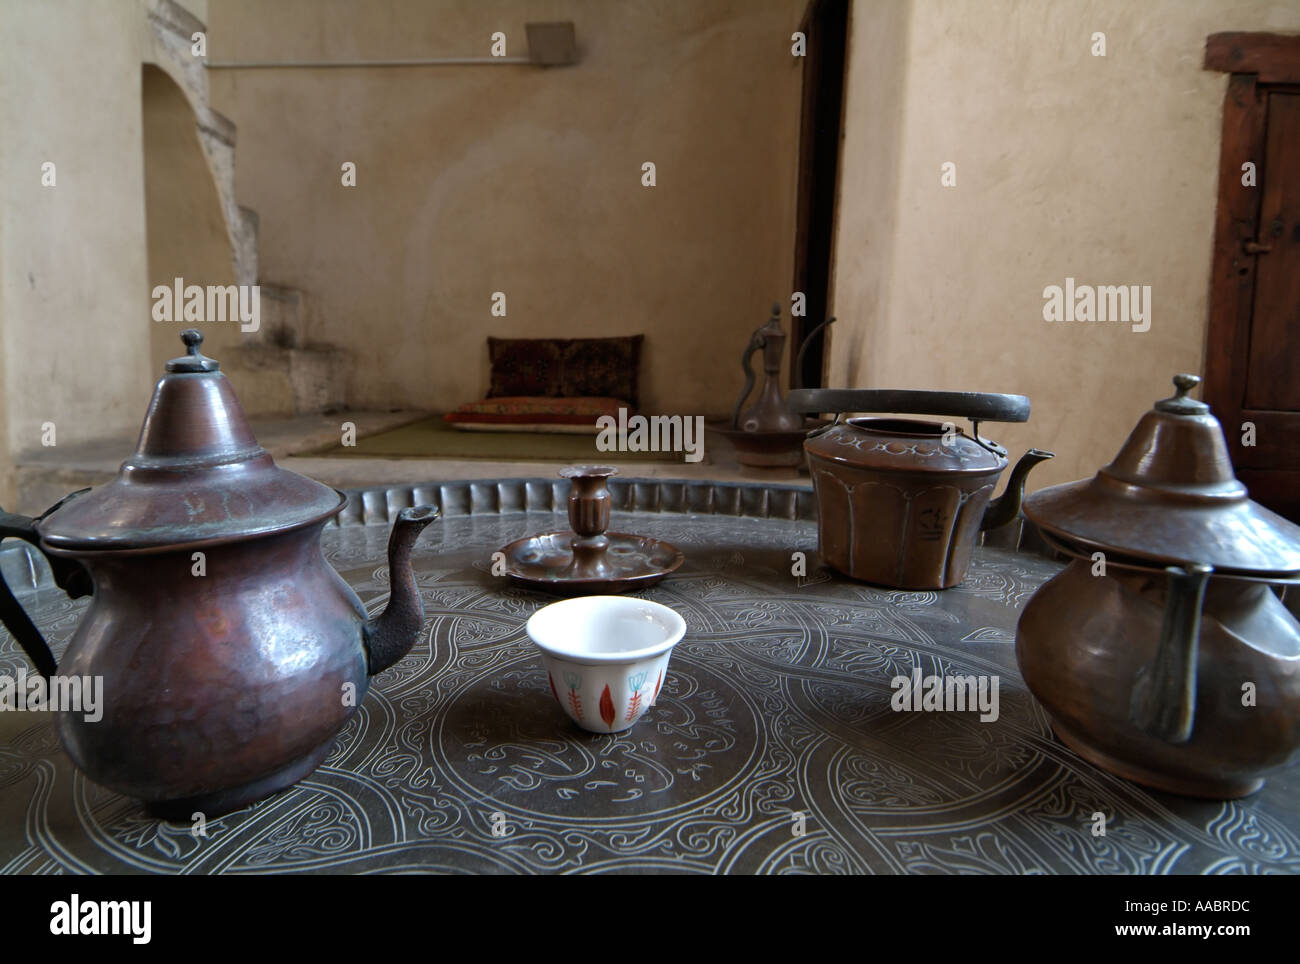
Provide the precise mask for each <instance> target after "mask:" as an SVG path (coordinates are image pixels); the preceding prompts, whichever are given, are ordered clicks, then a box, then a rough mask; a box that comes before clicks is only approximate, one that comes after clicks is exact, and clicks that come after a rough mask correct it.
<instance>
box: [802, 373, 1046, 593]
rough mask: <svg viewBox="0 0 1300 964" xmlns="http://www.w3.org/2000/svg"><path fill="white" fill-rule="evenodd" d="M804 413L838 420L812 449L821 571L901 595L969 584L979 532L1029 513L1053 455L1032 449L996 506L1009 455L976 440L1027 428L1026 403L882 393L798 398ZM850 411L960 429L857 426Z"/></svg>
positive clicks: (872, 422)
mask: <svg viewBox="0 0 1300 964" xmlns="http://www.w3.org/2000/svg"><path fill="white" fill-rule="evenodd" d="M790 404H791V406H792V407H793V408H795V409H796V410H797V411H803V412H834V413H836V420H835V423H834V424H833V425H831V426H830V427H829V428H827V429H823V430H819V431H816V432H813V433H812V434H811V435H809V437H808V439H807V441H805V442H804V450H805V451H806V452H807V454H808V465H809V469H810V470H811V472H812V481H813V489H814V491H815V493H816V498H817V538H818V546H819V550H818V551H819V553H820V555H821V558H822V561H823V562H825V563H827V564H828V565H830V566H832V567H833V568H835V569H838V570H839V571H840V572H842V573H844V574H845V575H847V576H851V577H852V578H854V579H861V580H863V581H864V582H871V583H875V584H877V585H881V586H891V587H895V588H900V589H946V588H948V587H950V586H955V585H956V584H957V583H959V582H961V581H962V579H963V578H965V575H966V567H967V565H968V564H969V563H970V557H971V551H972V550H973V549H974V546H975V542H976V537H977V536H978V534H979V532H980V530H981V529H990V528H995V527H997V526H1000V525H1003V524H1004V523H1007V522H1010V521H1011V520H1013V519H1014V518H1016V516H1017V515H1018V514H1019V512H1020V500H1021V497H1022V496H1023V494H1024V487H1025V476H1026V475H1028V473H1029V470H1030V469H1032V468H1033V467H1034V466H1035V465H1037V464H1038V463H1039V462H1042V461H1043V460H1045V459H1050V458H1052V453H1051V452H1043V451H1040V450H1038V449H1030V450H1029V451H1028V452H1027V453H1026V454H1025V455H1024V456H1023V457H1021V459H1020V461H1019V462H1018V463H1017V464H1016V467H1015V468H1014V469H1013V470H1012V472H1011V477H1010V479H1009V481H1008V482H1007V486H1006V491H1005V492H1004V493H1003V495H1002V496H1001V497H1000V498H998V499H997V500H995V501H993V502H992V503H990V501H989V500H990V499H991V498H992V495H993V489H994V487H995V486H996V485H997V482H998V478H999V477H1000V476H1001V475H1002V472H1003V470H1004V469H1005V468H1006V467H1007V464H1008V463H1007V452H1006V449H1004V448H1002V446H1000V445H998V444H997V443H996V442H993V441H991V440H989V439H986V438H983V437H981V436H980V433H979V423H980V422H981V421H1000V422H1023V421H1025V420H1027V419H1028V418H1029V399H1027V398H1025V397H1024V396H1023V395H994V394H985V393H976V392H925V391H896V390H879V389H820V388H819V389H800V390H797V391H793V392H791V393H790ZM844 412H912V413H919V414H927V415H953V416H958V417H965V418H969V419H971V420H972V422H973V423H974V428H973V429H972V432H971V434H969V435H967V434H966V433H965V432H964V431H963V430H962V429H961V428H960V427H958V426H957V425H956V424H955V423H952V422H946V423H945V422H929V421H921V420H917V419H901V418H851V419H848V420H847V421H841V420H840V415H841V414H842V413H844Z"/></svg>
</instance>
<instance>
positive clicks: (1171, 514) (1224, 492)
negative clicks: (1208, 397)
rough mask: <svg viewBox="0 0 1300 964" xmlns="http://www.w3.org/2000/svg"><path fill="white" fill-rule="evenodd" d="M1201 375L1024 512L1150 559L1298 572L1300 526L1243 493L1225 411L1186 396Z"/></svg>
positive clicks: (1242, 570)
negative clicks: (1095, 467)
mask: <svg viewBox="0 0 1300 964" xmlns="http://www.w3.org/2000/svg"><path fill="white" fill-rule="evenodd" d="M1200 381H1201V380H1200V378H1199V377H1197V376H1196V375H1175V376H1174V386H1175V388H1176V389H1177V391H1176V392H1175V393H1174V395H1173V396H1172V397H1171V398H1166V399H1163V400H1161V401H1158V402H1156V403H1155V407H1154V408H1153V409H1152V410H1151V411H1149V412H1147V413H1146V414H1145V415H1144V416H1142V419H1141V420H1140V421H1139V422H1138V424H1137V427H1136V428H1134V429H1133V432H1132V434H1131V435H1129V437H1128V441H1126V442H1125V443H1124V447H1123V448H1121V449H1120V452H1119V454H1118V455H1117V456H1115V460H1114V461H1113V462H1111V463H1110V464H1109V465H1107V466H1106V467H1105V468H1103V469H1102V470H1101V471H1100V472H1098V473H1097V474H1096V475H1095V476H1094V477H1093V478H1091V479H1081V480H1079V481H1078V482H1070V483H1067V484H1065V485H1056V486H1052V487H1051V488H1048V489H1042V490H1040V491H1038V492H1035V493H1034V494H1033V495H1030V496H1028V497H1027V498H1026V499H1025V503H1024V512H1025V515H1026V516H1027V517H1028V518H1029V519H1030V520H1031V521H1032V522H1034V523H1035V524H1036V525H1038V526H1039V527H1041V528H1042V529H1044V530H1046V531H1047V533H1048V534H1049V535H1054V536H1057V537H1058V538H1062V539H1065V540H1066V541H1068V542H1071V543H1074V544H1076V545H1080V546H1084V547H1087V548H1089V549H1096V550H1102V551H1105V552H1113V553H1118V554H1120V555H1124V556H1129V557H1132V558H1134V559H1138V560H1144V561H1149V562H1153V563H1164V564H1168V563H1201V564H1203V565H1208V566H1212V567H1214V569H1215V570H1216V571H1218V572H1220V573H1223V574H1236V575H1243V576H1255V577H1259V576H1278V577H1289V576H1292V575H1295V574H1300V526H1297V525H1294V524H1293V523H1291V522H1288V521H1287V520H1286V519H1283V518H1282V517H1281V516H1279V515H1277V514H1275V513H1273V512H1270V511H1269V510H1268V509H1265V508H1264V507H1263V506H1261V505H1259V504H1258V503H1256V502H1252V501H1251V500H1250V497H1249V496H1248V495H1247V493H1246V487H1245V486H1244V485H1242V484H1241V482H1239V481H1238V480H1237V477H1236V475H1235V474H1234V473H1233V470H1232V461H1231V459H1230V458H1229V457H1228V445H1227V442H1226V441H1225V440H1224V437H1223V429H1222V427H1221V426H1220V425H1219V420H1218V419H1217V418H1215V417H1214V416H1213V415H1212V414H1210V407H1209V406H1208V405H1206V404H1205V403H1204V402H1200V401H1197V400H1195V399H1193V398H1189V397H1188V393H1189V392H1190V391H1191V390H1192V389H1193V388H1195V387H1196V386H1197V385H1199V384H1200Z"/></svg>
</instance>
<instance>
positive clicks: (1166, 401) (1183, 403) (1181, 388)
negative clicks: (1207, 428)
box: [1156, 374, 1210, 415]
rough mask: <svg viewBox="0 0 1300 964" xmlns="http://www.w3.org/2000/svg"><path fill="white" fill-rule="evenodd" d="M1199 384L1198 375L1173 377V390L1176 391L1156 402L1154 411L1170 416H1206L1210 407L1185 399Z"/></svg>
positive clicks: (1194, 400)
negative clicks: (1166, 413)
mask: <svg viewBox="0 0 1300 964" xmlns="http://www.w3.org/2000/svg"><path fill="white" fill-rule="evenodd" d="M1199 384H1201V376H1200V375H1186V374H1183V375H1175V376H1174V388H1175V389H1176V391H1175V392H1174V394H1173V395H1172V396H1171V397H1169V398H1162V399H1161V400H1160V401H1158V402H1156V411H1157V412H1168V413H1169V414H1171V415H1205V414H1207V413H1208V412H1209V411H1210V406H1208V405H1206V404H1205V403H1204V402H1198V401H1197V400H1196V399H1194V398H1188V397H1187V393H1188V392H1190V391H1191V390H1192V389H1193V388H1195V387H1196V386H1197V385H1199Z"/></svg>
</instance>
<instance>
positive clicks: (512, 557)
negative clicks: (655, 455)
mask: <svg viewBox="0 0 1300 964" xmlns="http://www.w3.org/2000/svg"><path fill="white" fill-rule="evenodd" d="M617 473H618V469H616V468H614V467H613V466H608V465H575V466H570V467H569V468H566V469H564V470H563V471H561V472H560V476H561V477H562V478H566V479H568V480H569V495H568V498H567V499H566V505H567V507H568V512H569V525H570V526H571V528H570V529H567V530H563V531H560V532H547V533H543V534H541V535H535V536H528V537H526V538H523V539H517V540H515V541H514V542H512V543H510V545H508V546H506V547H505V548H504V549H502V550H501V553H502V554H503V555H504V557H505V574H506V575H507V576H509V577H510V578H511V579H513V580H514V581H515V582H517V583H519V584H520V585H524V586H530V587H532V588H535V589H542V590H545V591H547V592H554V593H559V594H561V595H579V594H583V593H620V592H627V591H628V590H631V589H644V588H645V587H647V586H653V585H654V584H655V583H657V582H658V581H659V580H661V579H663V578H664V577H665V576H668V575H670V574H672V573H673V572H674V571H675V570H676V569H677V567H678V566H680V565H681V564H682V561H683V559H684V557H683V556H682V554H681V552H680V551H678V549H677V548H676V547H675V546H670V545H668V544H667V543H664V542H660V541H658V540H657V539H651V538H649V537H647V536H637V535H631V534H629V533H626V532H606V531H605V530H606V529H607V528H608V527H609V514H610V506H611V503H612V501H613V500H612V498H611V497H610V493H609V489H608V480H609V479H610V477H611V476H614V475H616V474H617Z"/></svg>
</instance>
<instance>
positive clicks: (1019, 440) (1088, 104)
mask: <svg viewBox="0 0 1300 964" xmlns="http://www.w3.org/2000/svg"><path fill="white" fill-rule="evenodd" d="M851 30H852V33H851V45H850V46H851V50H850V68H849V80H848V94H847V102H846V108H845V110H846V124H845V127H846V131H845V142H844V154H843V180H842V182H841V209H840V215H839V226H838V234H837V260H836V285H835V298H834V310H835V313H836V314H837V315H838V316H839V318H840V319H841V320H840V321H839V322H838V323H837V325H836V327H837V329H838V330H837V331H836V335H835V346H834V349H833V361H832V366H831V384H834V385H852V386H860V387H886V386H887V387H895V388H936V389H954V390H956V389H964V390H973V391H1003V392H1020V393H1024V394H1027V395H1029V396H1030V397H1031V398H1032V400H1033V416H1032V419H1031V421H1030V423H1029V424H1028V425H1025V426H1005V427H1004V426H997V427H996V431H993V430H994V427H993V426H990V427H989V430H990V433H991V434H993V435H994V437H996V438H998V440H999V441H1002V442H1003V443H1005V444H1007V445H1008V446H1009V447H1010V448H1012V450H1013V453H1012V454H1013V456H1014V455H1016V454H1017V451H1018V450H1023V449H1024V448H1025V447H1027V446H1029V445H1037V446H1038V447H1040V448H1047V449H1051V450H1054V451H1055V452H1056V453H1057V458H1056V460H1055V461H1054V462H1052V463H1048V464H1047V465H1044V466H1042V467H1040V468H1038V469H1036V470H1035V472H1034V474H1033V476H1031V487H1033V486H1035V485H1038V486H1041V485H1044V484H1048V483H1053V482H1060V481H1067V480H1070V479H1074V478H1079V477H1082V476H1086V475H1091V474H1092V473H1093V472H1094V471H1095V470H1096V469H1097V468H1098V467H1099V466H1100V465H1102V464H1104V463H1105V462H1108V461H1109V460H1110V459H1111V458H1112V457H1113V456H1114V454H1115V453H1116V451H1118V449H1119V447H1120V445H1121V444H1122V442H1123V440H1124V438H1125V437H1126V436H1127V434H1128V432H1129V430H1130V429H1131V428H1132V427H1133V425H1134V423H1135V422H1136V421H1137V419H1138V417H1139V416H1140V415H1141V414H1142V413H1143V412H1144V411H1146V409H1148V408H1149V407H1150V405H1151V403H1152V402H1153V401H1154V400H1155V399H1157V398H1161V397H1165V396H1167V395H1170V394H1172V388H1171V386H1170V381H1169V378H1170V376H1171V375H1173V374H1174V373H1175V372H1180V371H1192V372H1199V371H1200V370H1201V367H1202V365H1201V362H1202V356H1203V351H1204V337H1205V335H1204V333H1205V323H1206V304H1207V293H1208V285H1209V269H1210V255H1211V246H1212V240H1213V220H1214V210H1215V199H1216V196H1217V170H1218V158H1219V138H1220V123H1221V118H1222V101H1223V93H1224V89H1225V86H1226V78H1225V76H1224V75H1222V74H1215V73H1207V72H1205V71H1202V70H1201V69H1200V65H1201V58H1202V52H1203V49H1204V45H1205V38H1206V36H1207V35H1209V34H1211V33H1214V32H1217V31H1222V30H1275V31H1295V30H1300V6H1297V5H1296V4H1295V3H1290V2H1265V0H1255V2H1236V3H1232V2H1223V0H1146V2H1142V3H1133V2H1130V0H1095V2H1090V3H1047V2H1041V0H979V2H963V0H910V2H908V3H902V4H900V3H897V2H895V0H878V2H871V0H856V2H855V4H854V14H853V24H852V28H851ZM1096 31H1102V32H1104V33H1105V35H1106V56H1105V57H1093V56H1091V54H1090V47H1091V37H1092V34H1093V33H1094V32H1096ZM898 44H901V45H902V47H903V49H904V50H905V54H904V56H905V59H906V69H905V74H904V75H903V76H900V75H899V70H898V68H897V67H896V63H897V60H898V57H899V54H898V51H897V49H895V45H898ZM882 83H883V84H887V85H889V88H890V91H891V92H890V94H889V96H885V95H884V91H883V89H882V88H881V85H882ZM900 116H901V123H900ZM945 161H952V162H954V163H955V164H956V165H957V186H956V187H953V188H945V187H941V186H940V165H941V164H942V163H943V162H945ZM894 185H897V188H896V193H895V188H894ZM1067 276H1068V277H1073V278H1074V279H1075V280H1076V282H1078V283H1086V284H1093V285H1102V284H1140V285H1151V287H1152V324H1151V328H1150V330H1149V331H1146V332H1141V333H1137V332H1133V331H1132V330H1131V329H1130V328H1129V327H1128V326H1124V325H1118V324H1112V323H1093V324H1060V323H1057V324H1052V323H1048V322H1045V321H1044V320H1043V316H1042V311H1043V289H1044V288H1045V287H1046V286H1048V285H1053V284H1055V285H1064V284H1065V279H1066V277H1067Z"/></svg>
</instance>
